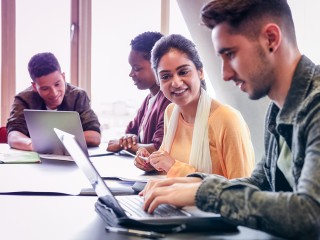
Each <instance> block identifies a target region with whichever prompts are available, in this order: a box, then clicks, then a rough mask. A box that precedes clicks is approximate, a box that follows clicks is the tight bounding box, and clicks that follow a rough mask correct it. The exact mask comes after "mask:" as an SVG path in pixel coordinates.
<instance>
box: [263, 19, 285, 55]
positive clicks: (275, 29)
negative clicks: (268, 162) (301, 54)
mask: <svg viewBox="0 0 320 240" xmlns="http://www.w3.org/2000/svg"><path fill="white" fill-rule="evenodd" d="M262 35H263V38H264V39H265V43H266V47H267V49H268V51H269V52H270V53H272V52H275V51H277V49H278V48H279V46H280V43H281V41H282V33H281V29H280V27H279V26H278V25H277V24H275V23H269V24H267V25H265V26H264V28H263V29H262Z"/></svg>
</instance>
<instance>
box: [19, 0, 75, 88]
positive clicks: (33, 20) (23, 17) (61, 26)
mask: <svg viewBox="0 0 320 240" xmlns="http://www.w3.org/2000/svg"><path fill="white" fill-rule="evenodd" d="M70 12H71V10H70V1H65V0H52V1H43V0H28V1H25V0H16V92H20V91H22V90H23V89H25V88H26V87H28V86H30V82H31V79H30V77H29V73H28V69H27V66H28V62H29V60H30V58H31V57H32V56H33V55H34V54H36V53H39V52H52V53H53V54H55V56H56V57H57V58H58V61H59V62H60V65H61V70H62V71H63V72H65V73H66V80H67V81H68V77H69V69H70V29H69V26H70Z"/></svg>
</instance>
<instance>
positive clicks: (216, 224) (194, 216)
mask: <svg viewBox="0 0 320 240" xmlns="http://www.w3.org/2000/svg"><path fill="white" fill-rule="evenodd" d="M54 131H55V132H56V134H57V136H58V137H59V139H60V141H61V142H62V143H63V145H64V146H65V148H66V149H67V150H68V151H69V153H70V154H71V156H72V158H73V160H74V161H75V162H76V164H77V165H78V167H79V168H80V169H81V171H82V172H83V173H84V175H85V176H86V177H87V179H88V180H89V182H90V183H91V185H92V187H93V189H94V191H95V192H96V194H97V196H98V201H97V202H96V204H95V207H96V211H97V212H98V214H99V215H100V216H101V217H102V219H103V220H104V221H105V223H106V224H107V225H109V226H121V227H130V228H135V229H140V230H149V231H150V230H152V231H157V232H178V231H184V230H197V231H199V230H202V231H203V230H210V231H211V230H217V231H224V232H225V231H237V227H236V226H235V225H233V224H230V223H228V222H226V221H224V220H223V219H222V218H221V216H220V215H219V214H214V213H205V212H202V211H200V210H197V208H195V207H190V208H183V209H179V208H176V207H174V206H171V205H168V204H161V205H160V206H159V207H158V208H156V210H155V211H154V213H153V214H148V213H147V212H145V211H144V210H143V208H142V204H143V198H142V197H140V196H139V195H120V196H114V195H113V193H112V192H111V191H110V188H109V187H108V183H107V182H105V181H104V180H103V179H102V177H101V176H100V175H99V173H98V171H97V170H96V168H95V167H94V165H93V164H92V163H91V161H90V159H89V158H88V157H87V155H86V154H85V152H83V150H82V148H81V147H80V145H79V144H78V142H77V140H76V138H75V136H74V135H72V134H69V133H66V132H64V131H61V130H59V129H54Z"/></svg>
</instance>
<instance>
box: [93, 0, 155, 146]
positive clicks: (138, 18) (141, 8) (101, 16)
mask: <svg viewBox="0 0 320 240" xmlns="http://www.w3.org/2000/svg"><path fill="white" fill-rule="evenodd" d="M124 5H125V6H124ZM146 9H147V10H148V11H146ZM160 11H161V1H160V0H153V1H150V0H137V1H131V0H126V1H120V2H119V1H118V0H108V1H106V0H95V1H92V69H91V72H92V78H91V83H92V85H91V99H92V106H93V109H94V110H95V111H96V113H97V114H98V116H99V120H100V123H101V125H102V131H103V132H102V137H103V141H104V140H106V139H112V138H118V137H119V136H121V134H123V133H124V130H125V127H126V126H127V124H128V122H129V121H130V120H132V119H133V117H134V116H135V115H136V112H137V109H138V108H139V107H140V105H141V104H142V101H143V99H144V98H145V97H146V96H147V94H148V93H149V91H148V90H144V91H142V90H138V89H137V88H136V87H135V86H134V85H133V82H132V80H131V78H130V77H129V72H130V69H131V67H130V65H129V63H128V55H129V52H130V41H131V39H133V38H134V37H135V36H136V35H138V34H140V33H142V32H145V31H160V14H161V12H160Z"/></svg>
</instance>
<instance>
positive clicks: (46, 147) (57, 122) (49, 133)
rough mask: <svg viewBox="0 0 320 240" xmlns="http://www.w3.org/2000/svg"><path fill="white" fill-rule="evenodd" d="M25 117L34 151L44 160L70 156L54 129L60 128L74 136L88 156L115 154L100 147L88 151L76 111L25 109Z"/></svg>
mask: <svg viewBox="0 0 320 240" xmlns="http://www.w3.org/2000/svg"><path fill="white" fill-rule="evenodd" d="M24 116H25V120H26V123H27V127H28V130H29V134H30V137H31V139H32V146H33V148H34V151H36V152H37V153H39V154H42V157H44V158H51V157H50V155H51V156H54V155H59V156H61V155H65V156H70V154H69V152H68V151H67V150H66V148H65V147H64V146H63V144H62V143H61V142H60V141H59V138H58V137H57V135H56V134H55V132H54V131H53V128H58V129H61V130H63V131H66V132H69V133H71V134H73V135H74V136H75V137H76V139H77V141H78V143H79V145H80V147H81V149H82V151H83V152H84V153H85V154H86V155H87V156H90V157H93V156H100V155H108V154H113V153H112V152H108V151H107V150H105V149H99V147H95V148H89V149H88V147H87V143H86V140H85V138H84V134H83V128H82V124H81V121H80V116H79V113H78V112H76V111H52V110H34V109H24ZM61 157H62V156H61ZM63 159H64V158H63ZM65 160H70V157H69V159H68V158H65Z"/></svg>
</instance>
